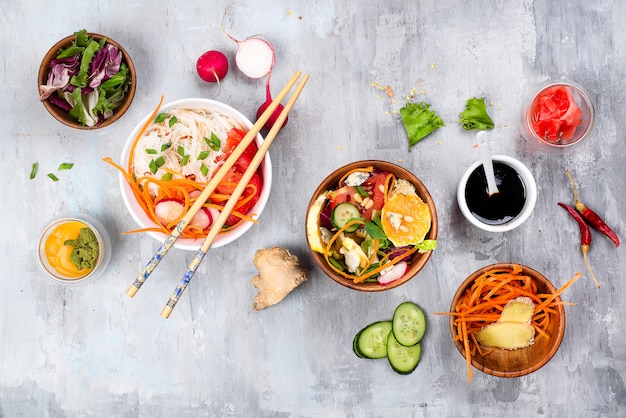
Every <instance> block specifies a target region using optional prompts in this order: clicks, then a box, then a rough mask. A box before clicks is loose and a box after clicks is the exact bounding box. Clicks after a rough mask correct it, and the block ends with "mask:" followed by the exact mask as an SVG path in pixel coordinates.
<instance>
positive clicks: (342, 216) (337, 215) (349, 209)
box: [330, 202, 361, 232]
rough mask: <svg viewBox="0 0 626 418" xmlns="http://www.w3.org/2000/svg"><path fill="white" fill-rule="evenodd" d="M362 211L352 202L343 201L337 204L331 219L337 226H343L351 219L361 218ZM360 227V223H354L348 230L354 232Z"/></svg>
mask: <svg viewBox="0 0 626 418" xmlns="http://www.w3.org/2000/svg"><path fill="white" fill-rule="evenodd" d="M360 217H361V212H359V209H358V208H357V207H356V206H354V205H353V204H352V203H348V202H343V203H340V204H338V205H337V206H335V208H334V209H333V212H332V213H331V214H330V221H331V222H332V223H333V225H334V226H335V228H337V229H341V228H343V227H344V226H345V225H346V224H347V223H348V222H349V221H350V220H352V219H355V218H360ZM357 229H359V224H354V225H352V226H350V227H349V228H347V229H346V230H345V231H346V232H354V231H356V230H357Z"/></svg>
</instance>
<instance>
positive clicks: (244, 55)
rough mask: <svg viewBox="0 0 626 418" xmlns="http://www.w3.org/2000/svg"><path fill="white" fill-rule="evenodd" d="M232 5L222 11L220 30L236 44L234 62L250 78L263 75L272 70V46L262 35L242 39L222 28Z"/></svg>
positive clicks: (273, 58) (273, 60) (273, 56)
mask: <svg viewBox="0 0 626 418" xmlns="http://www.w3.org/2000/svg"><path fill="white" fill-rule="evenodd" d="M233 4H234V3H233ZM232 6H233V5H232V4H231V5H230V6H229V7H228V9H226V12H224V17H223V18H222V31H223V32H224V33H225V34H226V36H228V37H229V38H230V39H231V40H232V41H233V42H235V43H236V44H237V52H236V53H235V64H237V68H239V71H241V72H242V73H244V74H245V75H246V76H248V77H250V78H254V79H257V78H261V77H265V76H266V75H268V74H269V73H270V72H271V71H272V68H273V67H274V63H275V62H276V55H275V54H274V46H273V45H272V43H271V42H270V41H269V40H267V39H265V37H264V36H263V35H254V36H250V37H248V38H246V39H244V40H243V41H242V40H239V39H237V38H235V37H234V36H232V35H231V34H229V33H228V32H227V31H226V29H225V28H224V19H225V18H226V14H227V13H228V11H229V10H230V8H231V7H232Z"/></svg>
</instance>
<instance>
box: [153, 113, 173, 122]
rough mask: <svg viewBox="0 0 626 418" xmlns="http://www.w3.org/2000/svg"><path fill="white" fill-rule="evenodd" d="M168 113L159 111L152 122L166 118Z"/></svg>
mask: <svg viewBox="0 0 626 418" xmlns="http://www.w3.org/2000/svg"><path fill="white" fill-rule="evenodd" d="M168 116H169V115H168V114H167V113H159V114H158V115H157V117H156V118H155V119H154V123H161V122H163V121H164V120H165V119H167V117H168Z"/></svg>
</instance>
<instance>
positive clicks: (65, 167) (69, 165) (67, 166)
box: [59, 163, 74, 170]
mask: <svg viewBox="0 0 626 418" xmlns="http://www.w3.org/2000/svg"><path fill="white" fill-rule="evenodd" d="M72 167H74V164H72V163H63V164H61V165H60V166H59V170H71V169H72Z"/></svg>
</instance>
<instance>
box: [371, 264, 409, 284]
mask: <svg viewBox="0 0 626 418" xmlns="http://www.w3.org/2000/svg"><path fill="white" fill-rule="evenodd" d="M407 268H408V264H407V263H406V261H400V262H399V263H397V264H394V265H393V266H391V267H389V268H386V269H384V270H383V271H381V272H380V275H379V276H378V278H377V280H378V283H379V284H389V283H391V282H394V281H396V280H398V279H399V278H401V277H402V276H404V273H406V271H407Z"/></svg>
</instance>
